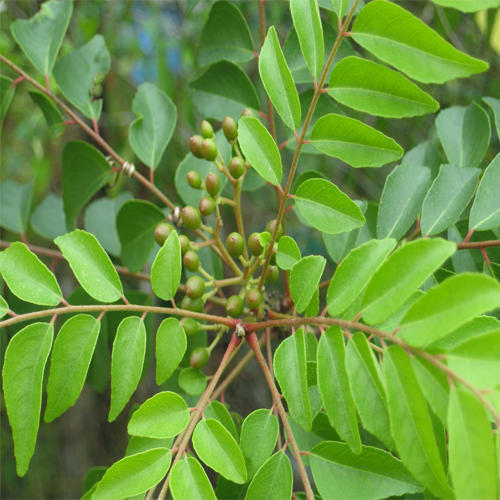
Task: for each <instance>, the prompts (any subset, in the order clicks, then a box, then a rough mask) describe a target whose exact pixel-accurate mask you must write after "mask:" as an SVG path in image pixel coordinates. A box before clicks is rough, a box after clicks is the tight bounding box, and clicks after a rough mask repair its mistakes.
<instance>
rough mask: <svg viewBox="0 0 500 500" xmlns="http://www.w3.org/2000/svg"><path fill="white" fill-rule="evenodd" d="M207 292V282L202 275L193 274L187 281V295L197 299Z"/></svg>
mask: <svg viewBox="0 0 500 500" xmlns="http://www.w3.org/2000/svg"><path fill="white" fill-rule="evenodd" d="M204 293H205V282H204V281H203V279H202V278H200V276H191V278H189V279H188V280H187V281H186V295H188V296H189V297H191V298H192V299H197V298H198V297H201V296H202V295H203V294H204Z"/></svg>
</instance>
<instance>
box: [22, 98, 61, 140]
mask: <svg viewBox="0 0 500 500" xmlns="http://www.w3.org/2000/svg"><path fill="white" fill-rule="evenodd" d="M28 93H29V95H30V97H31V99H32V100H33V102H34V103H35V104H36V105H37V106H38V107H39V108H40V109H41V111H42V113H43V116H44V118H45V121H46V122H47V125H48V126H49V131H50V135H51V137H53V138H56V137H59V136H60V135H61V134H62V133H63V132H64V129H65V127H66V125H64V119H63V116H62V114H61V112H60V111H59V108H57V107H56V105H55V104H54V102H53V101H52V100H51V99H49V98H48V97H47V96H46V95H45V94H43V93H42V92H38V91H36V90H30V91H28Z"/></svg>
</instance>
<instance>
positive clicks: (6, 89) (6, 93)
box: [0, 75, 16, 125]
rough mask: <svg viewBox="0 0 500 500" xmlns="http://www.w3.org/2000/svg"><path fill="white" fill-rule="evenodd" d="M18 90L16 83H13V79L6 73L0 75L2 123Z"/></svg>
mask: <svg viewBox="0 0 500 500" xmlns="http://www.w3.org/2000/svg"><path fill="white" fill-rule="evenodd" d="M15 92H16V87H15V85H12V80H11V79H10V78H7V77H6V76H4V75H0V125H2V122H3V119H4V118H5V116H6V115H7V110H8V109H9V106H10V103H11V101H12V98H13V97H14V93H15Z"/></svg>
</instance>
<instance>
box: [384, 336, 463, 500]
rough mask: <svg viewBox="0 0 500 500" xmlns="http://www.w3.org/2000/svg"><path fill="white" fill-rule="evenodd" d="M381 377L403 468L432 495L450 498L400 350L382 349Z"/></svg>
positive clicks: (415, 385) (427, 418)
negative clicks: (382, 365)
mask: <svg viewBox="0 0 500 500" xmlns="http://www.w3.org/2000/svg"><path fill="white" fill-rule="evenodd" d="M384 373H385V380H386V385H387V397H388V402H389V415H390V419H391V429H392V435H393V437H394V441H395V442H396V448H397V450H398V454H399V456H400V457H401V460H402V461H403V464H404V465H405V466H406V467H407V468H408V470H409V471H410V472H411V474H412V475H413V476H414V477H415V479H417V480H418V481H419V482H420V483H421V484H422V485H424V486H425V487H426V488H427V489H428V490H429V491H430V492H431V493H432V494H433V495H435V496H437V497H440V498H450V497H453V496H454V495H453V492H452V491H451V489H450V487H449V486H448V484H447V482H446V475H445V471H444V468H443V464H442V462H441V458H440V455H439V450H438V447H437V444H436V438H435V435H434V430H433V427H432V421H431V417H430V414H429V410H428V408H427V403H426V402H425V399H424V396H423V394H422V391H421V390H420V387H419V386H418V382H417V379H416V377H415V373H414V372H413V368H412V366H411V363H410V358H409V357H408V355H407V354H406V353H405V351H404V350H403V349H402V348H401V347H399V346H395V345H393V346H391V347H389V348H388V349H386V351H385V354H384ZM402 423H404V424H405V425H402Z"/></svg>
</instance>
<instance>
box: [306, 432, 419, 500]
mask: <svg viewBox="0 0 500 500" xmlns="http://www.w3.org/2000/svg"><path fill="white" fill-rule="evenodd" d="M310 461H311V470H312V473H313V477H314V482H315V483H316V486H317V488H318V491H319V493H320V495H321V496H322V498H328V499H331V500H334V499H338V500H346V499H352V500H372V499H377V498H389V497H391V498H392V497H396V496H400V495H405V494H411V493H418V492H420V491H421V490H422V488H421V487H420V486H419V485H418V483H417V482H416V481H415V480H414V479H413V477H412V476H411V475H410V473H409V472H408V471H407V469H406V467H405V466H404V465H403V463H402V462H401V461H400V460H398V459H397V458H395V457H393V456H392V455H391V454H390V453H388V452H387V451H384V450H381V449H379V448H374V447H372V446H363V447H362V450H361V452H360V453H359V454H354V453H353V452H352V451H351V450H350V449H349V447H348V446H347V444H345V443H336V442H333V441H325V442H323V443H320V444H318V445H317V446H315V447H314V448H313V449H312V450H311V457H310Z"/></svg>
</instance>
